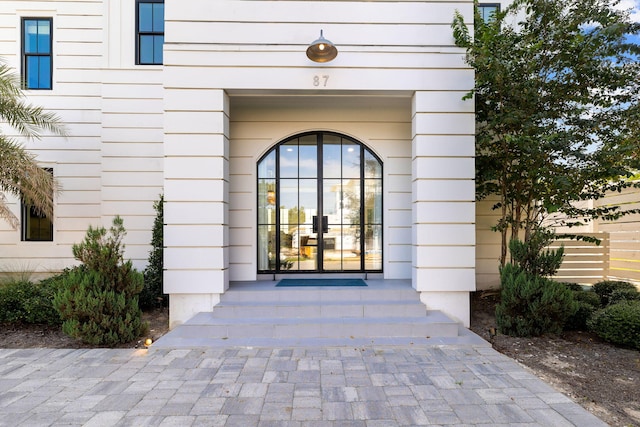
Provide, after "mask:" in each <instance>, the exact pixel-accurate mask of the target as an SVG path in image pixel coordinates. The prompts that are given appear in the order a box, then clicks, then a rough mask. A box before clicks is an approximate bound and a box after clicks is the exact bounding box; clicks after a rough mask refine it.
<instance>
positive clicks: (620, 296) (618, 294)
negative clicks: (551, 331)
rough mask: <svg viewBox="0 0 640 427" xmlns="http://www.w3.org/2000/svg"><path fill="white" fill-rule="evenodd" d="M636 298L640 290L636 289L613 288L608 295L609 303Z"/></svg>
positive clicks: (638, 296)
mask: <svg viewBox="0 0 640 427" xmlns="http://www.w3.org/2000/svg"><path fill="white" fill-rule="evenodd" d="M636 300H640V292H638V290H637V289H614V291H613V292H611V296H610V297H609V304H617V303H619V302H622V301H636Z"/></svg>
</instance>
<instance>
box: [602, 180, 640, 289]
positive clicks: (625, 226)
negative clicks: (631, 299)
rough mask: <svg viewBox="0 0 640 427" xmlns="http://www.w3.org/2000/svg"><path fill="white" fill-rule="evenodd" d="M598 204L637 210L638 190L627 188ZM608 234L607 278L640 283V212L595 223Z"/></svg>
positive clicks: (639, 207)
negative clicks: (608, 257) (608, 258)
mask: <svg viewBox="0 0 640 427" xmlns="http://www.w3.org/2000/svg"><path fill="white" fill-rule="evenodd" d="M598 203H599V205H600V206H606V205H613V204H615V205H619V206H621V208H622V209H623V210H631V209H640V189H638V188H628V189H626V190H623V191H622V192H620V193H614V194H611V195H610V196H607V197H605V198H604V199H602V200H601V201H598ZM597 227H598V231H600V232H606V233H608V234H609V242H610V260H609V271H608V272H607V276H606V277H607V278H608V279H611V280H625V281H630V282H635V283H636V284H639V285H640V214H632V215H626V216H624V217H622V218H621V219H618V220H616V221H609V222H600V223H598V224H597Z"/></svg>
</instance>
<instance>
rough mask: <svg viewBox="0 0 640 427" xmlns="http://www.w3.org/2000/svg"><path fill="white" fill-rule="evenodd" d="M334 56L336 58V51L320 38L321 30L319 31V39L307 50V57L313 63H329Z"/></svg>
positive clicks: (325, 40) (331, 44)
mask: <svg viewBox="0 0 640 427" xmlns="http://www.w3.org/2000/svg"><path fill="white" fill-rule="evenodd" d="M336 56H338V49H336V47H335V46H334V45H333V43H331V42H330V41H329V40H327V39H325V38H324V37H323V36H322V30H320V38H319V39H318V40H316V41H314V42H313V43H311V44H310V45H309V47H308V48H307V57H308V58H309V59H310V60H312V61H313V62H329V61H331V60H333V59H334V58H335V57H336Z"/></svg>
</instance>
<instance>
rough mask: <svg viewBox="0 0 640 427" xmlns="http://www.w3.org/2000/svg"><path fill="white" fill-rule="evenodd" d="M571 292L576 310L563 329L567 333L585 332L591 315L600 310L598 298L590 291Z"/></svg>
mask: <svg viewBox="0 0 640 427" xmlns="http://www.w3.org/2000/svg"><path fill="white" fill-rule="evenodd" d="M581 289H582V288H581ZM572 292H573V300H574V301H575V302H576V305H577V310H576V312H575V313H574V314H573V315H571V316H569V318H568V319H567V323H566V324H565V326H564V328H565V330H569V331H585V330H587V322H588V321H589V319H590V318H591V316H592V315H593V313H594V312H595V311H596V310H598V309H599V308H600V297H599V296H598V295H597V294H596V293H594V292H591V291H583V290H579V291H572Z"/></svg>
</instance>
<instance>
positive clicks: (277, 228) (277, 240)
mask: <svg viewBox="0 0 640 427" xmlns="http://www.w3.org/2000/svg"><path fill="white" fill-rule="evenodd" d="M277 150H278V151H277V152H276V201H275V204H274V206H275V209H276V225H275V242H274V245H275V251H274V252H275V271H276V272H279V271H280V209H278V206H279V203H280V146H278V148H277Z"/></svg>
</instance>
